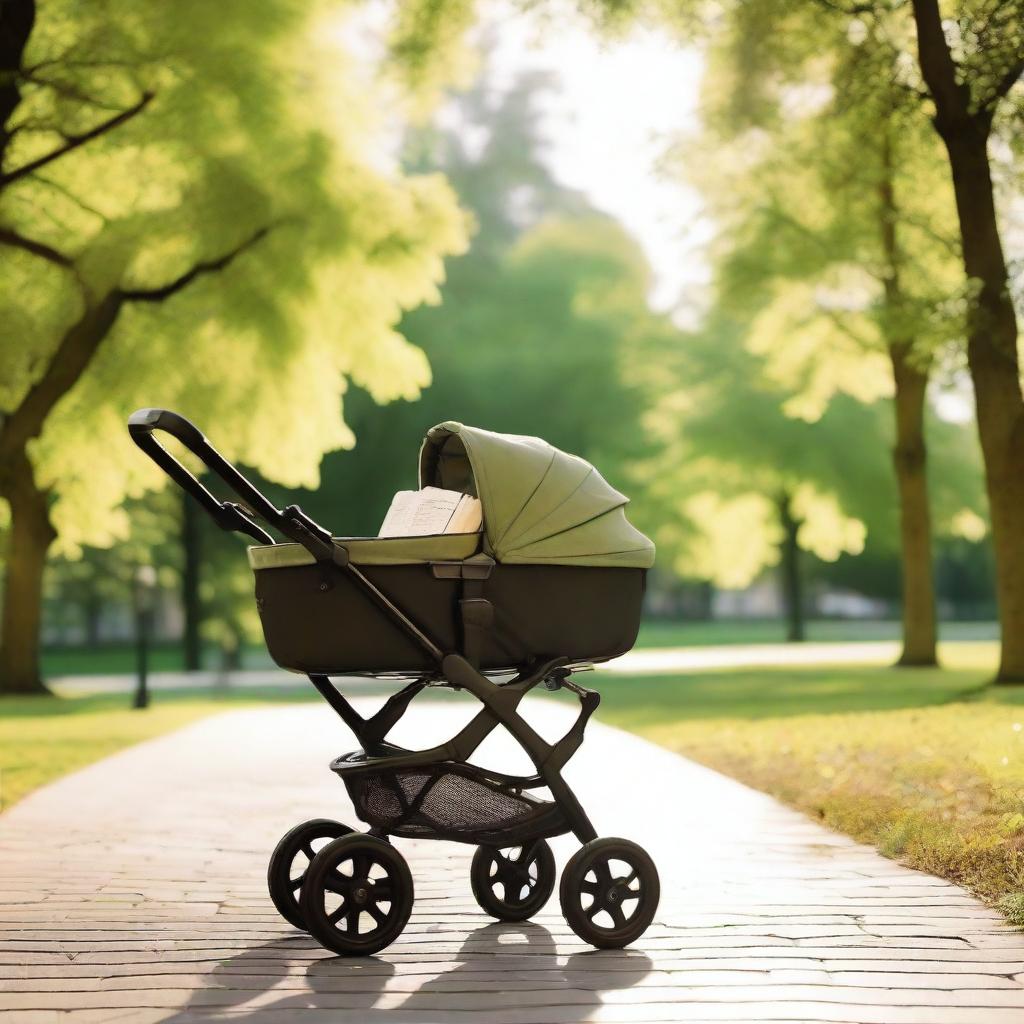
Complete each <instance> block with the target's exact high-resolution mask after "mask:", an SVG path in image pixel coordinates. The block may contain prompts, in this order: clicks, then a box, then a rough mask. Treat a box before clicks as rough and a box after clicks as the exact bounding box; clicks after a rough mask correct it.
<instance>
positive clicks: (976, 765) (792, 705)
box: [601, 644, 1024, 925]
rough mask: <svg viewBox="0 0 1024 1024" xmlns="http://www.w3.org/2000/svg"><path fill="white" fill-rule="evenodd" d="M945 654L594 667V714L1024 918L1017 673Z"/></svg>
mask: <svg viewBox="0 0 1024 1024" xmlns="http://www.w3.org/2000/svg"><path fill="white" fill-rule="evenodd" d="M945 655H946V661H947V663H948V664H950V668H948V669H943V670H937V669H936V670H932V669H893V668H865V667H859V666H858V667H846V666H843V667H828V666H815V667H800V668H798V669H794V668H778V669H758V670H743V671H722V672H715V673H705V674H701V675H693V676H676V677H639V678H629V677H622V676H616V677H611V676H606V677H604V678H603V679H602V680H601V692H602V697H603V701H602V707H601V717H602V719H604V720H605V721H607V722H610V723H612V724H617V725H620V726H622V727H624V728H628V729H630V730H632V731H635V732H639V733H641V734H642V735H644V736H647V737H648V738H650V739H652V740H654V741H655V742H657V743H660V744H662V745H663V746H666V747H669V748H671V749H672V750H676V751H678V752H679V753H681V754H684V755H685V756H687V757H691V758H693V759H694V760H696V761H700V762H701V763H703V764H706V765H708V766H710V767H712V768H715V769H717V770H719V771H721V772H724V773H725V774H727V775H731V776H733V777H734V778H737V779H739V780H740V781H742V782H745V783H747V784H748V785H750V786H753V787H755V788H757V789H760V790H763V791H765V792H767V793H771V794H772V795H773V796H775V797H778V798H779V799H780V800H782V801H784V802H785V803H787V804H789V805H791V806H793V807H796V808H798V809H800V810H802V811H804V812H806V813H807V814H809V815H811V816H813V817H815V818H817V819H819V820H820V821H822V822H824V823H825V824H827V825H829V826H831V827H833V828H836V829H838V830H840V831H842V832H845V833H847V834H849V835H851V836H853V837H855V838H856V839H859V840H861V841H863V842H868V843H872V844H874V845H875V846H876V847H877V848H878V849H879V850H880V851H881V852H882V853H883V854H885V855H886V856H889V857H893V858H896V859H898V860H900V861H902V862H903V863H905V864H908V865H909V866H911V867H914V868H919V869H921V870H923V871H928V872H931V873H932V874H936V875H941V876H942V877H944V878H948V879H951V880H952V881H954V882H957V883H958V884H960V885H963V886H965V887H967V888H969V889H971V890H972V891H973V892H975V893H977V894H978V895H979V896H981V897H982V898H984V899H986V900H987V901H989V902H991V903H993V904H995V905H997V906H999V907H1000V908H1001V909H1002V910H1003V911H1004V913H1006V915H1007V917H1008V918H1009V919H1010V920H1011V921H1013V922H1014V923H1015V924H1018V925H1024V687H998V686H986V685H985V683H986V681H987V680H988V679H990V678H991V676H992V674H993V670H994V665H995V648H994V646H993V645H989V644H958V645H956V647H955V648H952V649H948V648H947V649H946V651H945Z"/></svg>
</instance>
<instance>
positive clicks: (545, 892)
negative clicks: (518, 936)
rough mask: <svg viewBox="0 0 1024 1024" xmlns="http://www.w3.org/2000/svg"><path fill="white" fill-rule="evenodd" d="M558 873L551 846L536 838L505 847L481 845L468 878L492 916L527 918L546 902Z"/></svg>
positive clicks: (474, 855) (481, 902) (483, 905)
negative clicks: (530, 841) (499, 890)
mask: <svg viewBox="0 0 1024 1024" xmlns="http://www.w3.org/2000/svg"><path fill="white" fill-rule="evenodd" d="M557 876H558V873H557V871H556V869H555V857H554V854H553V853H552V852H551V847H550V846H548V844H547V843H546V842H545V841H544V840H543V839H537V840H535V841H534V842H532V843H524V844H523V845H522V846H508V847H505V848H503V849H497V848H496V847H493V846H478V847H477V849H476V853H474V854H473V865H472V867H471V868H470V872H469V881H470V884H471V885H472V886H473V895H474V896H475V897H476V901H477V903H479V904H480V907H481V909H483V910H484V911H485V912H486V913H488V914H490V915H491V917H496V918H497V919H498V920H499V921H525V920H527V919H528V918H531V917H533V915H534V914H536V913H537V911H538V910H540V908H541V907H543V906H544V904H545V903H547V901H548V897H549V896H550V895H551V893H552V890H553V889H554V888H555V879H556V878H557ZM499 886H500V887H501V895H500V896H499V895H498V891H497V890H498V887H499Z"/></svg>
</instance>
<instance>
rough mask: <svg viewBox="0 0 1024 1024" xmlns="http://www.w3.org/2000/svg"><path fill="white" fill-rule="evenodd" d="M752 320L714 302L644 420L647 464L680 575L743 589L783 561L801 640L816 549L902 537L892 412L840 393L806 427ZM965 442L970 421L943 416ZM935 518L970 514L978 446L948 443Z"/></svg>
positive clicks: (794, 628)
mask: <svg viewBox="0 0 1024 1024" xmlns="http://www.w3.org/2000/svg"><path fill="white" fill-rule="evenodd" d="M749 333H750V324H749V321H745V320H743V319H737V317H736V315H735V313H734V314H733V315H732V316H728V315H727V314H726V313H725V312H724V311H722V310H719V311H717V312H716V313H715V314H714V315H713V316H712V317H711V318H710V319H709V321H708V323H707V324H706V325H705V326H704V327H703V328H702V330H701V331H700V332H698V333H696V334H694V335H692V336H691V337H689V338H688V339H687V342H686V344H685V346H684V347H683V349H682V350H681V352H680V355H679V357H678V361H677V363H676V365H675V366H674V368H673V370H672V373H671V374H670V375H666V379H665V381H664V393H663V397H662V400H661V401H660V403H659V404H658V405H657V406H656V407H655V408H654V410H653V411H652V413H651V415H650V416H649V417H648V420H649V422H651V423H652V424H654V426H655V429H657V431H658V432H659V434H660V440H661V441H662V443H663V446H664V447H663V451H662V453H661V454H660V455H659V456H658V457H657V458H656V459H655V460H654V461H653V462H652V463H651V464H650V465H649V466H648V467H647V473H648V475H649V476H650V477H651V478H652V484H651V487H652V489H653V490H654V491H655V492H656V497H657V498H658V500H660V501H661V502H662V508H663V510H664V511H663V517H662V520H663V525H662V527H661V529H660V530H659V531H658V532H657V540H658V542H659V547H660V549H661V552H662V561H664V559H665V557H666V556H667V557H668V558H670V559H672V561H673V563H674V567H675V569H676V571H677V572H679V573H680V574H681V575H686V576H690V577H691V578H694V577H696V578H705V579H711V580H713V581H714V582H715V583H716V584H718V585H720V586H727V587H742V586H746V585H748V584H749V583H750V582H752V581H753V580H754V579H755V578H756V577H757V576H758V575H759V574H760V573H761V572H762V571H763V570H764V569H765V568H768V567H771V566H776V565H778V566H779V571H778V579H779V586H780V595H781V597H782V603H783V606H784V608H785V609H786V617H787V635H788V638H789V639H791V640H799V639H802V638H803V635H804V627H803V613H804V604H805V601H804V589H805V588H804V583H803V580H804V576H805V569H806V566H805V562H806V554H805V553H807V554H810V555H813V556H815V557H817V558H819V559H824V560H826V561H834V560H835V559H837V558H838V557H840V556H841V555H842V554H844V553H847V554H859V553H860V551H861V550H862V549H863V547H864V544H865V541H866V539H867V538H868V536H869V535H870V536H876V535H877V536H880V537H886V536H891V535H892V534H894V533H895V525H896V524H895V523H894V521H893V510H894V507H895V495H894V493H893V492H894V486H893V484H894V481H893V478H892V474H891V471H890V467H889V465H888V460H887V458H886V452H885V449H886V444H885V438H886V436H887V434H888V433H889V425H888V416H887V412H888V410H887V409H886V408H885V406H884V405H883V404H882V403H880V402H877V401H876V402H862V401H858V400H857V399H855V398H853V397H851V396H850V395H847V394H842V393H840V394H836V395H834V396H833V397H832V399H831V401H829V402H828V404H827V406H826V408H825V409H824V411H823V412H822V414H821V415H820V416H819V417H818V418H817V419H816V420H815V421H814V422H809V421H808V420H806V419H803V418H801V417H797V416H792V415H790V414H788V413H787V411H786V408H787V405H788V404H789V403H790V402H792V401H800V400H801V399H802V398H803V395H802V394H801V389H800V388H799V387H798V386H793V385H792V384H790V385H788V386H787V385H786V384H784V383H782V382H780V381H779V380H778V378H777V377H776V376H773V373H772V371H771V369H770V367H769V366H768V365H767V363H768V359H769V357H768V356H767V355H765V354H764V353H757V352H752V351H751V349H750V347H749V346H748V344H747V341H746V339H747V337H748V335H749ZM940 430H941V432H942V433H943V434H947V433H949V434H953V435H954V440H962V437H961V435H962V434H963V430H962V428H961V429H959V430H957V428H955V427H953V425H951V424H945V425H942V426H941V428H940ZM937 463H938V468H939V479H940V480H941V481H942V486H940V487H938V488H937V489H936V490H937V493H936V494H935V495H934V500H935V504H936V506H937V512H938V516H937V519H938V521H939V522H940V523H941V524H942V525H943V527H944V528H945V530H947V531H949V530H952V528H953V523H954V520H956V518H957V517H956V513H959V514H960V515H961V516H962V515H963V513H964V511H965V509H966V510H967V511H968V512H972V511H973V510H972V509H971V507H970V505H969V504H965V502H969V500H970V496H971V494H972V493H975V492H974V491H973V489H972V487H971V483H972V475H971V472H970V448H969V447H967V448H966V449H965V447H964V446H963V445H962V444H949V445H945V446H943V451H942V453H941V457H940V458H939V459H938V460H937Z"/></svg>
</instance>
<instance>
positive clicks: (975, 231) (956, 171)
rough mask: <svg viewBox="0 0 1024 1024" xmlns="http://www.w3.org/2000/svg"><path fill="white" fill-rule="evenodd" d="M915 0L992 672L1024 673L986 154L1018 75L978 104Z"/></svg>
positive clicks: (1023, 457) (1011, 418) (1013, 349)
mask: <svg viewBox="0 0 1024 1024" xmlns="http://www.w3.org/2000/svg"><path fill="white" fill-rule="evenodd" d="M913 10H914V22H915V26H916V28H917V44H918V56H919V60H920V64H921V73H922V74H923V76H924V80H925V83H926V84H927V86H928V91H929V92H930V93H931V96H932V99H933V100H934V102H935V130H936V131H937V132H938V133H939V136H940V137H941V139H942V141H943V143H944V144H945V147H946V152H947V154H948V156H949V166H950V170H951V172H952V177H953V192H954V194H955V196H956V211H957V218H958V220H959V223H960V238H961V243H962V251H963V263H964V271H965V273H966V275H967V282H968V284H969V286H970V287H971V289H972V294H971V295H970V301H969V304H968V312H967V365H968V367H969V368H970V371H971V380H972V381H973V383H974V401H975V408H976V410H977V418H978V436H979V438H980V440H981V451H982V455H983V456H984V461H985V486H986V490H987V491H988V500H989V511H990V514H991V519H992V546H993V549H994V552H995V561H996V597H997V599H998V602H999V624H1000V627H1001V631H1002V651H1001V655H1000V662H999V672H998V674H997V677H996V678H997V680H998V681H999V682H1006V683H1024V396H1022V395H1021V387H1020V365H1019V361H1018V357H1017V317H1016V314H1015V312H1014V308H1013V300H1012V299H1011V297H1010V289H1009V275H1008V274H1007V271H1006V259H1005V257H1004V255H1003V245H1002V240H1001V238H1000V236H999V222H998V219H997V217H996V204H995V196H994V194H993V190H992V173H991V166H990V163H989V155H988V137H989V133H990V131H991V127H992V117H993V113H994V110H995V105H996V103H998V102H999V100H1000V98H1001V97H1002V96H1005V94H1006V91H1007V90H1008V89H1010V88H1011V87H1012V86H1013V84H1014V82H1015V81H1016V76H1008V77H1005V78H1004V80H1003V82H1002V85H1001V86H1000V88H999V89H997V91H996V92H995V93H994V94H993V95H992V97H991V99H990V100H989V102H988V103H987V104H986V105H982V106H976V104H975V102H974V99H973V97H972V93H971V89H970V84H969V83H968V82H965V81H963V79H962V75H961V70H962V69H960V68H958V67H957V65H956V62H955V60H954V58H953V54H952V52H951V51H950V48H949V43H948V41H947V40H946V36H945V31H944V29H943V24H942V12H941V9H940V6H939V2H938V0H913ZM1004 70H1005V69H1004ZM1000 74H1002V72H1001V73H1000Z"/></svg>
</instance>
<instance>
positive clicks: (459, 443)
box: [420, 422, 654, 569]
mask: <svg viewBox="0 0 1024 1024" xmlns="http://www.w3.org/2000/svg"><path fill="white" fill-rule="evenodd" d="M427 486H433V487H444V488H447V489H448V490H452V491H463V492H465V493H467V494H474V495H476V496H477V497H478V498H479V499H480V503H481V506H482V508H483V517H484V535H485V541H486V546H487V548H488V550H489V551H490V553H491V554H492V555H494V557H495V558H496V559H497V560H498V561H499V562H511V563H544V564H547V565H603V566H634V567H638V568H642V569H649V568H650V567H651V566H652V565H653V564H654V544H653V543H652V542H651V541H650V540H648V539H647V537H645V536H644V535H643V534H642V533H640V531H639V530H637V529H636V528H634V527H633V526H631V525H630V524H629V522H628V521H627V519H626V513H625V506H626V505H627V504H628V502H629V499H628V498H627V497H626V496H625V495H624V494H620V493H619V492H618V491H617V490H615V488H614V487H612V486H611V484H609V483H608V482H607V481H606V480H605V479H604V477H602V476H601V474H600V473H598V471H597V470H596V469H594V467H593V466H591V465H590V463H589V462H585V461H584V460H583V459H581V458H579V457H578V456H576V455H569V454H567V453H566V452H563V451H560V450H559V449H558V448H555V447H553V446H552V445H550V444H548V443H547V441H542V440H541V439H540V438H539V437H522V436H520V435H518V434H496V433H493V432H492V431H490V430H481V429H479V428H478V427H466V426H463V425H462V424H461V423H453V422H448V423H441V424H439V425H438V426H436V427H432V428H431V429H430V430H429V431H428V432H427V437H426V440H425V441H424V442H423V447H422V449H421V450H420V487H427Z"/></svg>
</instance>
